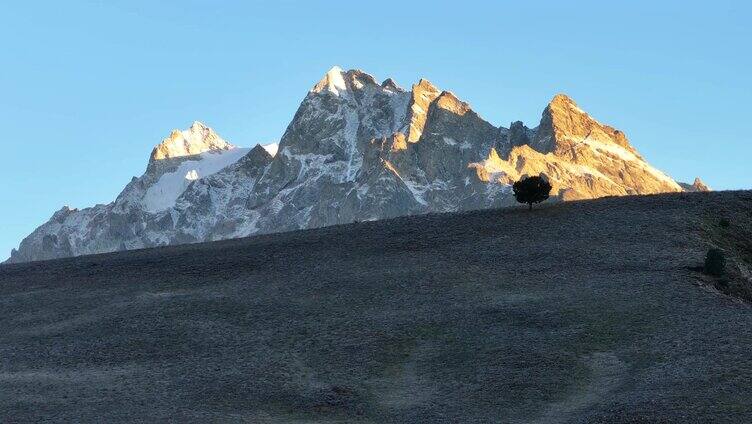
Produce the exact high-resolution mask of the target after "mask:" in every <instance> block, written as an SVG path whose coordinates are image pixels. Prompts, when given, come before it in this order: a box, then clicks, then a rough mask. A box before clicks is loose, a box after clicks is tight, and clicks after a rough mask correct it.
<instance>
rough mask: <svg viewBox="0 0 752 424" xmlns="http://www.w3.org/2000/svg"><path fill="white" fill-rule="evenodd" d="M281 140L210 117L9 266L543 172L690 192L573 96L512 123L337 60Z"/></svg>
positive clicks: (494, 184) (474, 202) (579, 193)
mask: <svg viewBox="0 0 752 424" xmlns="http://www.w3.org/2000/svg"><path fill="white" fill-rule="evenodd" d="M279 144H280V145H281V146H282V147H281V148H279V147H278V146H277V144H276V143H272V144H267V145H256V146H255V147H254V148H253V149H240V148H235V147H234V146H232V145H231V144H229V143H227V142H226V141H224V140H223V139H222V138H220V137H219V135H217V134H216V133H215V132H214V131H213V130H212V129H211V128H209V127H207V126H206V125H204V124H202V123H200V122H194V123H193V124H192V125H191V126H190V128H188V129H186V130H182V131H180V130H175V131H173V132H172V133H171V134H170V136H169V137H167V138H165V139H164V140H162V142H161V143H160V144H159V145H157V146H156V147H155V148H154V150H153V152H152V155H151V161H150V162H149V166H148V167H147V170H146V172H145V173H144V174H143V175H142V176H141V177H138V178H134V179H133V180H132V181H131V182H130V183H128V185H127V186H126V187H125V188H124V190H123V191H122V192H121V193H120V195H119V196H118V197H117V198H116V199H115V200H114V201H113V202H112V203H109V204H106V205H96V206H94V207H91V208H84V209H81V210H75V209H69V208H64V209H62V210H60V211H58V213H56V214H55V215H54V216H53V218H52V219H51V220H49V221H48V222H47V223H45V224H43V225H42V226H40V227H39V228H38V229H37V230H35V231H34V232H33V233H32V234H30V235H29V236H28V237H26V238H25V239H24V240H23V241H22V242H21V245H20V247H19V249H18V250H16V251H14V252H13V253H12V255H11V261H12V262H22V261H29V260H38V259H50V258H57V257H65V256H75V255H82V254H90V253H100V252H108V251H113V250H122V249H135V248H142V247H151V246H160V245H168V244H179V243H191V242H199V241H207V240H220V239H227V238H235V237H244V236H248V235H252V234H262V233H270V232H277V231H289V230H295V229H302V228H314V227H320V226H325V225H335V224H343V223H348V222H353V221H355V220H359V221H364V220H373V219H382V218H390V217H396V216H402V215H411V214H418V213H431V212H451V211H461V210H469V209H481V208H489V207H500V206H506V205H510V204H514V202H515V201H514V196H513V195H512V190H511V184H512V183H513V182H515V181H517V180H519V179H520V178H522V177H523V176H525V175H540V174H543V175H545V176H546V178H548V179H549V181H550V182H551V184H552V186H553V191H552V201H556V200H572V199H587V198H596V197H602V196H613V195H617V196H618V195H629V194H648V193H661V192H672V191H681V190H682V188H681V187H679V185H677V183H676V182H674V181H673V180H672V179H671V178H670V177H668V176H666V175H665V174H663V173H662V172H660V171H659V170H657V169H655V168H653V167H651V166H650V165H649V164H648V163H647V162H646V161H645V160H644V159H643V158H642V157H641V156H640V155H639V154H638V153H637V151H636V150H635V149H634V148H633V147H632V146H631V145H630V144H629V142H628V141H627V139H626V136H625V135H624V133H622V132H621V131H619V130H616V129H614V128H612V127H610V126H608V125H604V124H601V123H599V122H598V121H596V120H595V119H594V118H592V117H591V116H590V115H588V114H587V113H585V112H584V111H583V110H582V109H580V108H579V106H577V104H576V103H575V102H574V101H573V100H572V99H571V98H570V97H568V96H566V95H563V94H559V95H556V96H554V97H553V99H551V101H550V102H549V103H548V104H547V106H546V108H545V109H544V111H543V114H542V117H541V120H540V124H539V125H538V126H537V127H535V128H533V129H531V128H529V127H527V126H525V125H524V124H523V123H522V122H513V123H512V125H511V126H510V128H509V129H507V128H504V127H500V126H496V125H493V124H492V123H489V122H487V121H485V120H484V119H483V118H482V117H480V116H479V115H478V114H477V113H475V112H474V111H473V110H472V108H471V107H470V105H469V104H468V103H465V102H464V101H462V100H460V99H458V98H457V96H455V95H454V94H452V92H450V91H442V90H440V89H438V88H437V87H436V86H434V85H433V84H432V83H431V82H429V81H428V80H426V79H421V80H420V81H418V83H416V84H414V85H412V87H411V89H410V90H409V91H405V90H403V89H401V88H399V86H398V85H397V84H396V83H395V82H394V81H393V80H391V79H387V80H385V81H384V82H383V83H381V84H379V83H377V82H376V80H375V79H374V78H373V77H372V76H371V75H369V74H367V73H365V72H363V71H359V70H349V71H343V70H342V69H341V68H339V67H336V66H335V67H333V68H332V69H330V70H329V71H328V72H327V73H326V74H325V75H324V77H323V78H322V79H321V80H320V81H319V82H318V83H316V84H315V85H314V87H313V88H312V89H311V90H310V91H309V92H308V94H307V95H306V96H305V98H304V99H303V101H302V102H301V104H300V106H299V108H298V110H297V112H296V113H295V115H294V116H293V118H292V120H291V122H290V123H289V125H288V126H287V129H286V130H285V133H284V134H282V135H281V138H280V140H279ZM278 148H279V149H280V150H279V154H277V149H278ZM173 158H174V160H169V159H173ZM163 159H164V160H163ZM701 186H703V184H701V183H700V182H697V183H695V184H694V185H693V186H692V188H693V189H698V188H700V187H701Z"/></svg>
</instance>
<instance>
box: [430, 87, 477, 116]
mask: <svg viewBox="0 0 752 424" xmlns="http://www.w3.org/2000/svg"><path fill="white" fill-rule="evenodd" d="M436 106H437V107H440V108H442V109H444V110H448V111H449V112H452V113H454V114H456V115H460V116H462V115H464V114H466V113H468V112H470V111H472V109H471V108H470V105H469V104H467V103H466V102H463V101H462V100H460V99H458V98H457V96H455V95H454V93H452V92H451V91H442V92H441V94H439V97H437V98H436Z"/></svg>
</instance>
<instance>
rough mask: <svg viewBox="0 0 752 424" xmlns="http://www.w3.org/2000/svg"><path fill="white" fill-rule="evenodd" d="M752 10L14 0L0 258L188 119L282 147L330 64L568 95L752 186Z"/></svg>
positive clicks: (499, 99) (6, 77)
mask: <svg viewBox="0 0 752 424" xmlns="http://www.w3.org/2000/svg"><path fill="white" fill-rule="evenodd" d="M657 3H658V4H657ZM748 4H749V2H746V1H736V2H728V1H723V0H720V1H714V2H712V3H709V2H704V4H703V3H700V2H691V1H662V2H655V1H624V2H617V1H613V2H611V1H609V2H603V1H597V2H596V1H570V2H558V1H557V2H553V1H552V2H546V1H537V2H523V1H517V2H485V1H484V2H474V1H470V0H466V1H462V2H456V1H452V2H441V1H431V2H414V1H410V2H407V1H400V2H393V1H373V2H335V1H328V2H317V1H300V2H290V1H274V2H271V1H270V2H265V3H261V2H251V1H196V0H181V1H159V2H154V1H136V0H134V1H127V2H125V1H75V0H71V1H66V2H59V1H28V2H26V1H24V2H22V1H14V2H5V3H4V4H3V18H4V19H3V25H0V40H2V42H1V43H2V44H1V45H2V54H0V125H1V128H2V138H0V143H1V146H2V154H3V158H4V160H3V161H2V164H3V166H4V170H3V171H4V172H3V175H4V176H5V177H4V181H3V183H2V184H1V185H0V187H1V188H0V190H1V191H2V192H1V194H2V196H1V197H0V198H2V200H3V202H4V205H3V207H2V208H0V223H1V224H2V231H0V259H4V258H6V257H7V256H8V253H9V251H10V249H11V248H12V247H15V246H17V244H18V242H19V241H20V240H21V239H22V238H23V237H24V236H25V235H26V234H28V233H30V232H31V231H32V230H33V229H34V228H36V226H38V225H39V224H41V223H42V222H44V221H46V220H47V219H48V218H49V217H50V216H51V215H52V213H53V212H54V211H55V210H57V209H59V208H60V207H61V206H62V205H66V204H67V205H70V206H72V207H85V206H90V205H93V204H96V203H107V202H109V201H111V200H113V199H114V198H115V196H116V195H117V194H118V193H119V191H120V190H121V189H122V187H123V186H124V185H125V184H126V183H127V182H128V181H129V180H130V178H131V177H132V176H136V175H140V174H141V173H142V172H143V171H144V169H145V166H146V162H147V159H148V155H149V153H150V151H151V148H152V147H153V146H154V145H155V144H157V143H158V142H159V141H160V140H161V139H162V138H163V137H165V136H167V135H168V134H169V132H170V130H171V129H173V128H186V127H188V126H189V125H190V123H191V122H192V121H193V120H200V121H202V122H204V123H206V124H208V125H210V126H212V127H213V128H214V129H215V130H217V132H218V133H219V134H220V135H222V136H223V137H224V138H226V139H227V140H229V141H231V142H233V143H234V144H237V145H240V146H252V145H254V144H256V143H258V142H261V143H268V142H271V141H276V140H278V139H279V137H280V136H281V135H282V133H283V132H284V130H285V127H286V125H287V124H288V122H289V120H290V119H291V118H292V116H293V114H294V112H295V110H296V108H297V106H298V104H299V103H300V100H301V99H302V98H303V96H304V95H305V93H306V91H307V90H308V89H309V88H310V87H311V86H312V85H313V84H314V83H315V82H316V81H317V80H318V79H319V78H320V77H321V76H322V75H323V74H324V73H325V72H326V70H327V69H329V68H330V67H331V66H332V65H335V64H336V65H340V66H342V67H343V68H346V69H348V68H360V69H363V70H365V71H366V72H369V73H371V74H372V75H374V76H375V77H376V78H377V79H383V78H386V77H392V78H394V79H395V80H396V81H397V82H398V83H400V84H401V85H402V86H404V87H409V86H410V85H411V84H412V83H414V82H416V81H417V80H418V79H419V78H421V77H425V78H427V79H429V80H431V81H432V82H433V83H435V84H436V85H438V86H439V87H440V88H444V89H449V90H452V91H453V92H455V93H456V94H457V95H458V96H459V97H460V98H462V99H463V100H465V101H468V102H469V103H470V104H471V105H472V106H473V107H474V109H475V110H476V111H478V112H479V113H480V114H481V115H482V116H483V117H484V118H486V119H487V120H489V121H490V122H492V123H494V124H496V125H505V126H506V125H508V124H509V122H511V121H513V120H518V119H519V120H522V121H524V122H525V123H526V124H527V125H528V126H531V127H533V126H535V125H537V123H538V120H539V119H540V113H541V111H542V110H543V108H544V107H545V105H546V103H547V102H548V100H550V98H551V97H552V96H553V95H554V94H556V93H558V92H564V93H567V94H569V95H570V96H571V97H572V98H574V99H575V101H577V103H578V104H579V105H580V106H581V107H582V108H583V109H585V110H586V111H588V112H589V113H590V114H591V115H593V116H594V117H595V118H596V119H599V120H600V121H602V122H605V123H608V124H610V125H613V126H615V127H617V128H619V129H622V130H624V131H625V132H626V134H627V136H628V137H629V138H630V140H631V141H632V143H633V145H634V146H635V147H636V148H637V149H638V150H639V151H640V152H641V153H642V154H643V156H645V157H646V158H647V159H648V160H649V161H650V162H651V163H652V164H653V165H654V166H656V167H657V168H659V169H662V170H664V171H666V172H667V173H668V174H669V175H671V176H672V177H674V178H675V179H678V180H683V181H691V180H692V179H693V178H694V177H695V176H697V175H699V176H701V177H702V178H703V179H704V180H705V181H706V182H707V183H708V184H709V185H711V186H712V187H713V188H716V189H734V188H751V187H752V172H750V171H749V161H750V158H752V146H751V145H750V136H749V134H750V131H749V129H748V122H749V118H748V117H749V108H748V104H749V102H750V95H751V94H752V72H750V69H751V68H752V66H751V65H752V54H750V53H752V52H751V51H750V45H752V30H750V28H751V27H752V26H750V25H749V17H750V16H752V7H751V6H749V5H748Z"/></svg>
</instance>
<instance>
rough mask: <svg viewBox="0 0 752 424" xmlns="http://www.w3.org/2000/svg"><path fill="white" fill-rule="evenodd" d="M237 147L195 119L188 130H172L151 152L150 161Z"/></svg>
mask: <svg viewBox="0 0 752 424" xmlns="http://www.w3.org/2000/svg"><path fill="white" fill-rule="evenodd" d="M233 148H235V146H233V145H232V144H230V143H228V142H226V141H225V140H223V139H222V138H221V137H220V136H219V135H217V133H215V132H214V130H212V129H211V128H209V127H207V126H206V125H204V124H202V123H201V122H198V121H195V122H193V125H191V127H190V128H188V129H187V130H183V131H181V130H172V132H171V133H170V136H169V137H167V138H165V139H164V140H162V142H161V143H159V144H158V145H156V146H155V147H154V149H153V150H152V152H151V158H150V160H149V161H150V162H153V161H157V160H163V159H171V158H177V157H183V156H192V155H198V154H200V153H204V152H207V151H210V150H213V151H219V150H230V149H233Z"/></svg>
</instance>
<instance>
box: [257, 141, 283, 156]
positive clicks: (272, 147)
mask: <svg viewBox="0 0 752 424" xmlns="http://www.w3.org/2000/svg"><path fill="white" fill-rule="evenodd" d="M261 147H263V148H264V150H266V151H267V153H269V154H270V155H272V156H277V151H278V150H279V143H269V144H262V145H261Z"/></svg>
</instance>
